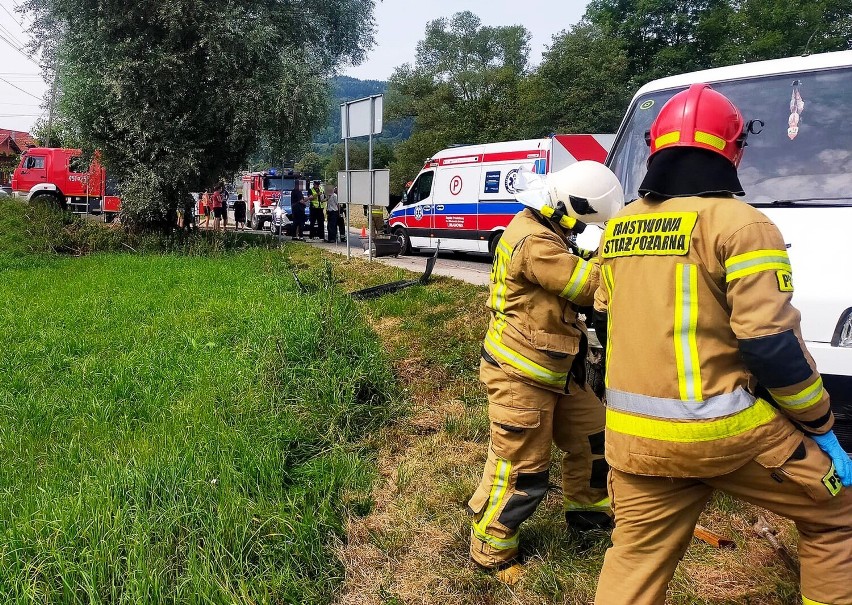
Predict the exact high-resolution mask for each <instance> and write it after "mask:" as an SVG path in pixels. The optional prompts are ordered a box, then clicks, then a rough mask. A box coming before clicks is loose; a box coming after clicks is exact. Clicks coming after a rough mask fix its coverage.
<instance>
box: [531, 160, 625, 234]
mask: <svg viewBox="0 0 852 605" xmlns="http://www.w3.org/2000/svg"><path fill="white" fill-rule="evenodd" d="M516 188H517V190H518V193H517V195H516V197H517V199H518V201H519V202H521V203H522V204H523V205H524V206H527V207H528V208H531V209H532V210H535V211H536V212H538V213H540V214H541V215H542V216H544V217H546V218H548V219H551V220H553V221H556V222H558V223H559V224H560V225H561V226H562V227H564V228H566V229H572V230H574V231H577V232H578V233H579V232H582V231H583V229H585V225H586V224H593V223H594V224H599V225H603V223H605V222H606V221H608V220H609V219H610V218H612V216H613V215H615V213H616V212H618V211H619V210H621V208H622V207H623V206H624V190H623V189H622V188H621V183H619V182H618V178H617V177H616V176H615V174H613V172H612V171H611V170H610V169H609V168H607V167H606V166H604V165H603V164H601V163H599V162H592V161H590V160H583V161H580V162H576V163H574V164H571V165H570V166H568V167H567V168H563V169H562V170H559V171H557V172H552V173H550V174H547V175H541V174H535V173H533V172H530V171H527V170H521V171H520V172H519V173H518V179H517V181H516Z"/></svg>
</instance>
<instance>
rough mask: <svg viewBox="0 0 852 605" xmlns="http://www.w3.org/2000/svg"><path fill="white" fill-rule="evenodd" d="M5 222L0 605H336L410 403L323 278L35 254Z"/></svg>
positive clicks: (253, 259)
mask: <svg viewBox="0 0 852 605" xmlns="http://www.w3.org/2000/svg"><path fill="white" fill-rule="evenodd" d="M17 208H18V207H17V206H14V207H11V208H5V209H4V210H7V212H4V213H2V215H3V216H4V217H5V218H4V219H3V220H2V225H0V227H2V228H3V229H2V232H3V235H0V245H2V246H4V248H3V251H2V252H0V351H2V355H0V377H2V378H0V460H2V464H0V602H2V603H16V602H17V603H223V604H225V603H228V604H232V603H326V602H329V601H330V600H331V599H332V598H333V595H334V592H335V590H336V588H337V586H338V585H339V583H340V582H341V580H342V578H343V567H342V565H341V564H340V563H339V562H338V561H337V560H336V559H335V557H334V549H335V548H336V545H337V544H338V543H339V541H340V539H342V537H343V532H344V520H345V517H346V513H347V512H348V513H349V514H358V513H359V512H360V513H365V512H367V511H368V510H369V509H370V506H371V504H370V493H369V490H370V486H371V482H372V478H373V476H374V464H373V462H372V461H371V459H370V450H369V448H368V447H367V445H366V441H365V440H366V438H367V437H369V436H370V435H372V434H374V433H375V431H376V430H377V429H378V428H379V427H381V426H382V425H384V424H385V423H386V422H387V420H388V419H389V418H390V417H391V416H393V415H395V414H396V413H397V404H396V399H395V397H394V390H395V382H394V379H393V376H392V375H391V373H390V371H389V370H388V366H387V364H386V362H385V360H384V355H383V352H382V350H381V347H380V345H379V343H378V341H377V339H376V338H375V335H374V333H373V332H372V331H371V330H370V328H369V327H367V326H365V324H364V322H363V318H362V317H361V315H360V312H359V310H358V309H357V307H356V306H355V305H354V304H353V303H352V302H351V301H350V300H349V299H348V298H345V297H342V296H340V294H339V293H338V292H337V290H336V289H335V288H334V287H333V285H332V284H331V282H330V281H329V279H328V277H327V273H326V272H325V271H324V269H323V268H322V267H319V268H317V269H315V270H312V271H307V272H303V274H302V275H301V281H302V283H303V285H304V287H305V288H306V290H307V292H303V291H301V290H300V289H299V286H298V285H297V283H296V281H295V280H294V279H293V277H292V272H291V270H290V269H291V264H290V263H289V262H288V261H287V259H286V256H285V255H282V254H281V253H280V252H279V251H267V250H253V251H248V252H243V253H240V254H225V255H218V256H215V257H203V256H197V257H187V256H178V255H134V254H105V255H94V256H88V257H84V258H59V257H56V256H55V255H52V254H49V253H47V252H46V251H44V250H34V249H33V247H32V246H30V245H29V244H28V243H27V242H28V241H30V239H29V238H30V235H28V234H26V233H23V232H22V231H20V230H19V231H18V232H17V233H13V232H12V229H19V228H20V229H24V230H25V229H28V228H30V227H31V226H26V227H24V226H23V225H22V223H20V222H18V221H15V220H13V219H14V217H13V214H14V213H15V212H17Z"/></svg>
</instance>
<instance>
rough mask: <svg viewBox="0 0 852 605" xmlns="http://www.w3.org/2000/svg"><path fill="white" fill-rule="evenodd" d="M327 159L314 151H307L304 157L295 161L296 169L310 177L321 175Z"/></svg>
mask: <svg viewBox="0 0 852 605" xmlns="http://www.w3.org/2000/svg"><path fill="white" fill-rule="evenodd" d="M327 161H328V159H327V158H324V157H322V156H321V155H320V154H318V153H317V152H315V151H309V152H308V153H306V154H305V155H304V157H303V158H302V159H301V160H299V161H298V162H296V170H298V171H299V172H303V173H305V174H307V175H310V176H312V177H320V178H322V177H323V168H324V167H325V165H326V163H327Z"/></svg>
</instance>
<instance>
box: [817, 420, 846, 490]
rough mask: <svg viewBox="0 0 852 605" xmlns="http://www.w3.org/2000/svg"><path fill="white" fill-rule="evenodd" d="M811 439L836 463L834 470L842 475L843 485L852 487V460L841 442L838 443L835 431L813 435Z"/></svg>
mask: <svg viewBox="0 0 852 605" xmlns="http://www.w3.org/2000/svg"><path fill="white" fill-rule="evenodd" d="M811 437H812V438H813V440H814V441H816V444H817V445H818V446H819V449H821V450H822V451H824V452H825V453H826V454H828V456H829V458H831V460H832V462H834V469H835V470H836V471H837V474H838V475H840V481H841V482H842V483H843V486H844V487H852V460H850V459H849V454H847V453H846V452H845V451H844V450H843V448H842V447H841V446H840V442H839V441H837V435H835V434H834V431H828V432H827V433H826V434H825V435H811Z"/></svg>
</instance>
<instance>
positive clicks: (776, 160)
mask: <svg viewBox="0 0 852 605" xmlns="http://www.w3.org/2000/svg"><path fill="white" fill-rule="evenodd" d="M712 85H713V88H714V89H716V90H718V91H719V92H721V93H722V94H724V95H725V96H727V97H728V98H729V99H731V101H733V102H734V104H735V105H736V106H737V107H739V109H740V111H741V112H742V114H743V118H744V119H745V120H746V122H748V121H749V120H762V121H763V122H764V123H765V126H764V127H763V131H762V132H761V133H760V134H759V135H750V136H749V138H748V147H746V150H745V153H744V155H743V160H742V162H741V164H740V168H739V176H740V182H741V183H742V185H743V189H744V190H745V192H746V195H745V198H744V199H746V200H747V201H748V202H749V203H751V204H753V205H764V204H772V203H773V202H781V203H798V202H806V203H807V204H810V205H837V204H843V205H847V204H852V199H850V197H852V115H850V114H852V98H850V95H849V91H850V90H852V69H850V68H843V69H834V70H827V71H815V72H797V73H790V74H785V75H781V76H765V77H760V78H753V79H750V80H739V81H734V82H719V83H712ZM680 90H682V89H675V90H664V91H657V92H652V93H648V94H647V95H643V96H641V97H639V98H637V99H636V100H635V101H634V103H633V105H632V106H631V108H630V114H629V116H628V119H627V122H626V124H625V125H624V127H623V129H622V131H621V132H620V134H619V137H618V140H617V141H616V145H615V147H614V148H613V151H612V153H611V154H610V157H609V160H608V162H607V163H608V164H609V166H610V168H612V170H613V171H614V172H615V174H616V175H617V176H618V178H619V180H620V181H621V183H622V185H623V186H624V193H625V195H626V196H627V199H628V200H632V199H635V198H636V197H638V195H639V194H638V191H637V190H638V189H639V185H640V184H641V182H642V179H643V178H644V176H645V164H646V162H647V160H648V146H647V144H646V143H645V132H646V131H647V130H648V129H650V127H651V122H653V120H654V118H655V117H656V116H657V114H658V113H659V110H660V108H661V107H662V106H663V105H664V104H665V102H666V101H668V100H669V99H670V98H671V97H672V96H673V95H674V94H675V93H677V92H679V91H680ZM794 113H795V114H797V117H793V116H792V114H794ZM796 122H797V124H798V131H797V132H796V131H794V130H792V129H791V125H793V124H794V123H796ZM757 128H758V129H759V126H758V127H757Z"/></svg>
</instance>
